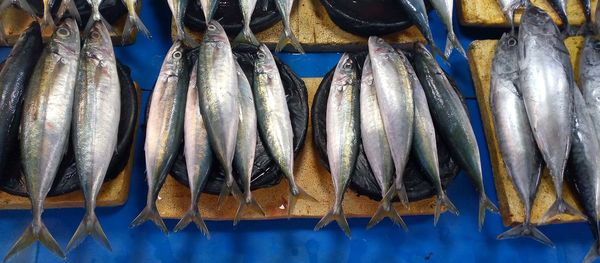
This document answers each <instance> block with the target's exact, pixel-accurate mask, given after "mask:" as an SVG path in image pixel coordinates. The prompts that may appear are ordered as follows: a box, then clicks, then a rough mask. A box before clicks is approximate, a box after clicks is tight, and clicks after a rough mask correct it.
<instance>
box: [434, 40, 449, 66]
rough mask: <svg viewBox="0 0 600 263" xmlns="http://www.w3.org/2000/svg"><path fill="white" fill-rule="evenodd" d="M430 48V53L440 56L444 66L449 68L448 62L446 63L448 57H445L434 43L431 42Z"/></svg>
mask: <svg viewBox="0 0 600 263" xmlns="http://www.w3.org/2000/svg"><path fill="white" fill-rule="evenodd" d="M430 46H431V52H433V54H437V55H438V56H440V57H441V58H442V61H444V63H445V64H446V65H448V66H450V62H448V57H446V54H444V52H443V51H442V50H441V49H440V48H439V47H438V46H437V45H436V44H435V43H433V42H431V44H430Z"/></svg>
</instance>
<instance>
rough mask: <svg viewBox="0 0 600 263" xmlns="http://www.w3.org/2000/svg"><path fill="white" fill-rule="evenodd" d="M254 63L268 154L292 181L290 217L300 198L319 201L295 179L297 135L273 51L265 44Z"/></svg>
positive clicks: (254, 88) (261, 128)
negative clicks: (295, 140) (295, 143)
mask: <svg viewBox="0 0 600 263" xmlns="http://www.w3.org/2000/svg"><path fill="white" fill-rule="evenodd" d="M257 56H258V58H257V59H256V60H255V62H254V84H253V85H252V92H253V94H254V104H255V107H256V116H257V118H258V129H259V132H260V135H261V138H262V139H263V140H262V142H263V144H264V146H265V148H266V149H267V152H269V154H270V155H271V157H272V158H273V159H274V160H275V162H276V163H277V165H278V166H279V168H280V169H281V171H282V172H283V174H284V175H285V177H286V178H287V180H288V184H289V197H288V216H289V215H290V214H291V213H292V211H293V210H294V206H295V204H296V201H297V199H298V198H305V199H310V200H313V201H316V200H315V199H314V197H312V196H310V195H309V194H308V193H306V192H305V191H304V190H303V189H302V188H300V186H298V185H297V184H296V181H295V180H294V145H293V143H294V133H293V130H292V121H291V119H290V112H289V110H288V107H287V100H286V97H285V91H284V89H283V82H282V81H281V76H280V75H279V70H278V69H277V64H275V59H274V58H273V55H272V54H271V51H269V49H268V48H267V46H265V45H264V44H263V45H261V46H260V48H259V50H258V55H257Z"/></svg>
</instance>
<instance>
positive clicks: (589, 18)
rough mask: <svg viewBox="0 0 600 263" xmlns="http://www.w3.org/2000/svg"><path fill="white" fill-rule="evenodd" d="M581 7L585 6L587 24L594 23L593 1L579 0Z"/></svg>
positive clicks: (584, 12)
mask: <svg viewBox="0 0 600 263" xmlns="http://www.w3.org/2000/svg"><path fill="white" fill-rule="evenodd" d="M579 2H580V3H581V7H583V14H584V15H585V21H586V23H587V24H591V23H592V1H591V0H579Z"/></svg>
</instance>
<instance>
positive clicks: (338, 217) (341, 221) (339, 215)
mask: <svg viewBox="0 0 600 263" xmlns="http://www.w3.org/2000/svg"><path fill="white" fill-rule="evenodd" d="M334 220H335V221H336V222H337V224H338V226H340V228H341V229H342V231H344V233H345V234H346V236H348V238H350V237H351V233H350V226H348V221H346V217H345V216H344V211H343V210H342V208H341V207H340V208H339V209H336V208H334V209H333V210H331V211H329V212H328V213H327V214H326V215H325V216H324V217H323V218H321V220H320V221H319V223H317V225H316V226H315V229H314V230H315V231H317V230H319V229H321V228H323V227H324V226H326V225H328V224H329V223H331V222H332V221H334Z"/></svg>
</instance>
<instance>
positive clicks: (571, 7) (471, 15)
mask: <svg viewBox="0 0 600 263" xmlns="http://www.w3.org/2000/svg"><path fill="white" fill-rule="evenodd" d="M597 1H598V0H592V16H594V10H595V8H596V2H597ZM531 2H532V3H533V4H534V5H536V6H538V7H540V8H542V9H544V10H545V11H546V12H548V13H549V14H550V16H551V17H552V19H553V20H554V22H556V23H557V24H558V25H559V26H560V25H562V22H561V21H560V19H559V17H558V14H557V13H556V12H555V11H554V9H552V7H551V6H550V3H549V2H548V0H531ZM459 5H460V11H461V12H460V14H459V15H460V23H461V24H462V25H464V26H480V27H510V24H509V21H508V20H507V19H506V18H505V17H504V14H503V13H502V9H501V7H500V5H499V4H498V2H497V0H460V4H459ZM521 13H522V10H519V11H517V12H516V14H515V24H516V25H518V24H519V23H520V21H521ZM567 17H568V18H569V23H570V24H571V25H574V26H581V25H583V24H584V23H585V15H584V14H583V7H582V6H581V4H580V2H579V0H567Z"/></svg>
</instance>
